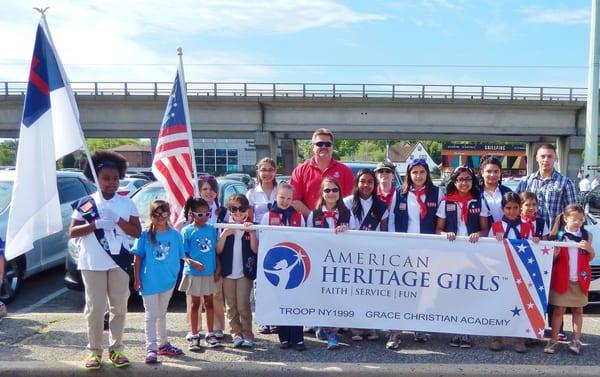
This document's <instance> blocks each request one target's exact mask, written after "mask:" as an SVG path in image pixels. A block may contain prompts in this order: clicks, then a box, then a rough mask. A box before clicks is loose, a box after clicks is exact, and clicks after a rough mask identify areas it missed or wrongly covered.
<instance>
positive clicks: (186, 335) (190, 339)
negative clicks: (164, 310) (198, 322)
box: [185, 331, 194, 342]
mask: <svg viewBox="0 0 600 377" xmlns="http://www.w3.org/2000/svg"><path fill="white" fill-rule="evenodd" d="M193 336H194V334H192V332H191V331H190V332H188V333H187V334H185V340H186V341H187V342H191V341H192V337H193Z"/></svg>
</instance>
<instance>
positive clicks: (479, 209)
mask: <svg viewBox="0 0 600 377" xmlns="http://www.w3.org/2000/svg"><path fill="white" fill-rule="evenodd" d="M479 212H481V208H470V209H469V213H479Z"/></svg>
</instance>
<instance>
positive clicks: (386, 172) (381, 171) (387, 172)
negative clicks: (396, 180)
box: [377, 169, 392, 174]
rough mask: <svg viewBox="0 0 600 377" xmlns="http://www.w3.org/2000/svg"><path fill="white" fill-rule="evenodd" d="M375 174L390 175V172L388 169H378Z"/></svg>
mask: <svg viewBox="0 0 600 377" xmlns="http://www.w3.org/2000/svg"><path fill="white" fill-rule="evenodd" d="M377 173H385V174H392V171H391V170H390V169H379V170H377Z"/></svg>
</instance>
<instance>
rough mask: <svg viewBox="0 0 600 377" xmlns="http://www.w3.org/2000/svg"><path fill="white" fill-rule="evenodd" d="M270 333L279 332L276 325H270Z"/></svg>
mask: <svg viewBox="0 0 600 377" xmlns="http://www.w3.org/2000/svg"><path fill="white" fill-rule="evenodd" d="M271 334H279V329H278V328H277V326H271Z"/></svg>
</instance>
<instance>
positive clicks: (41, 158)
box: [6, 17, 84, 260]
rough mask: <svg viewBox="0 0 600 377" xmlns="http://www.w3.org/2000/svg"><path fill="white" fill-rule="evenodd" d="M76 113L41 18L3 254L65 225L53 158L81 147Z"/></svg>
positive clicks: (21, 249) (16, 252)
mask: <svg viewBox="0 0 600 377" xmlns="http://www.w3.org/2000/svg"><path fill="white" fill-rule="evenodd" d="M83 143H84V140H83V134H82V132H81V126H80V125H79V111H78V110H77V104H76V103H75V98H74V96H73V92H72V91H71V86H70V84H69V80H68V79H67V76H66V75H65V72H64V69H63V67H62V64H61V62H60V59H59V57H58V54H57V53H56V50H55V48H54V46H53V44H52V38H51V37H50V33H49V32H48V29H47V24H46V22H45V19H44V18H43V17H42V19H41V20H40V23H39V25H38V28H37V34H36V37H35V46H34V49H33V58H32V59H31V68H30V72H29V83H28V84H27V94H26V95H25V105H24V107H23V119H22V121H21V130H20V133H19V149H18V151H17V162H16V178H15V182H14V185H13V192H12V203H11V207H10V213H9V216H8V225H7V231H6V258H7V259H9V260H10V259H13V258H15V257H17V256H19V255H21V254H23V253H25V252H27V251H29V250H31V249H32V248H33V242H34V241H36V240H38V239H40V238H43V237H45V236H46V235H49V234H52V233H56V232H58V231H61V230H62V229H63V224H62V218H61V211H60V204H59V201H58V190H57V188H56V160H57V159H58V158H60V157H62V156H64V155H65V154H68V153H71V152H73V151H75V150H78V149H80V148H81V147H82V146H83Z"/></svg>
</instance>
